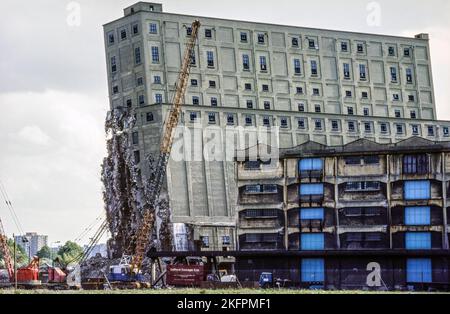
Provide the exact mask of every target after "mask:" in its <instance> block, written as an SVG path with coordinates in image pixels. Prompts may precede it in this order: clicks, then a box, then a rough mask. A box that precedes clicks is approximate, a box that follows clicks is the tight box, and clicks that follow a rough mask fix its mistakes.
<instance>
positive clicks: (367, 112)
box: [363, 108, 370, 117]
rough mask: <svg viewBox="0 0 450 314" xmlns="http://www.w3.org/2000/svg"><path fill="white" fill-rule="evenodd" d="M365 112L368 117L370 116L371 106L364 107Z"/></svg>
mask: <svg viewBox="0 0 450 314" xmlns="http://www.w3.org/2000/svg"><path fill="white" fill-rule="evenodd" d="M363 114H364V115H365V116H366V117H367V116H369V115H370V111H369V108H364V109H363Z"/></svg>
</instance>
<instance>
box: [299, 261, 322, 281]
mask: <svg viewBox="0 0 450 314" xmlns="http://www.w3.org/2000/svg"><path fill="white" fill-rule="evenodd" d="M301 268H302V270H301V271H302V278H301V279H302V282H309V283H314V282H319V283H322V282H324V281H325V261H324V259H323V258H304V259H302V265H301Z"/></svg>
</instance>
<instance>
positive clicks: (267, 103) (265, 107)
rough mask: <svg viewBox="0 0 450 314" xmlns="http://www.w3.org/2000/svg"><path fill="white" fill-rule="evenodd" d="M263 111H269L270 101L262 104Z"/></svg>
mask: <svg viewBox="0 0 450 314" xmlns="http://www.w3.org/2000/svg"><path fill="white" fill-rule="evenodd" d="M264 110H270V101H265V102H264Z"/></svg>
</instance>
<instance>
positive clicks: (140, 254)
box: [108, 20, 201, 288]
mask: <svg viewBox="0 0 450 314" xmlns="http://www.w3.org/2000/svg"><path fill="white" fill-rule="evenodd" d="M200 25H201V24H200V21H198V20H195V21H194V22H193V23H192V27H191V29H192V33H191V37H190V39H189V41H188V43H187V45H186V50H185V52H184V57H183V62H182V65H181V71H180V73H179V76H178V80H177V83H176V86H177V88H176V92H175V95H174V98H173V104H172V108H171V110H170V111H169V114H168V116H167V118H166V120H165V124H164V128H163V134H162V139H161V145H160V155H159V158H158V162H157V165H156V168H155V173H154V177H153V179H152V182H151V185H152V187H153V189H152V191H151V193H150V195H149V198H148V199H149V206H148V207H147V209H146V210H145V212H144V213H143V218H142V222H141V225H140V228H139V229H138V233H137V235H136V247H135V250H134V254H133V255H132V256H123V258H122V260H121V262H120V263H119V265H112V266H111V267H110V269H109V274H108V284H109V285H110V286H114V285H118V286H120V284H121V285H122V286H123V285H125V286H127V287H130V285H131V286H133V287H135V288H142V287H147V286H148V284H146V283H144V282H143V276H142V272H141V266H142V262H143V260H144V258H145V254H146V252H147V250H148V247H149V237H150V235H151V232H152V231H153V228H154V225H155V219H156V217H155V208H156V204H157V201H158V199H159V196H160V193H161V189H162V186H163V182H164V178H165V175H166V170H167V164H168V162H169V158H170V153H171V150H172V144H173V139H174V135H175V129H176V127H177V126H178V123H179V120H180V115H181V107H182V105H183V99H184V96H185V94H186V88H187V85H188V79H189V73H190V69H191V64H192V63H191V58H192V55H193V54H194V47H195V43H196V40H197V37H198V32H199V28H200Z"/></svg>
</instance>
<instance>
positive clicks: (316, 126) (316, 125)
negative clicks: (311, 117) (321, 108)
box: [314, 120, 322, 131]
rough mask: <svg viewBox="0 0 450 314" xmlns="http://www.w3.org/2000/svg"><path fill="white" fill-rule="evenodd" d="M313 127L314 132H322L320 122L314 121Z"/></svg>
mask: <svg viewBox="0 0 450 314" xmlns="http://www.w3.org/2000/svg"><path fill="white" fill-rule="evenodd" d="M314 125H315V130H316V131H322V120H316V121H314Z"/></svg>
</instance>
